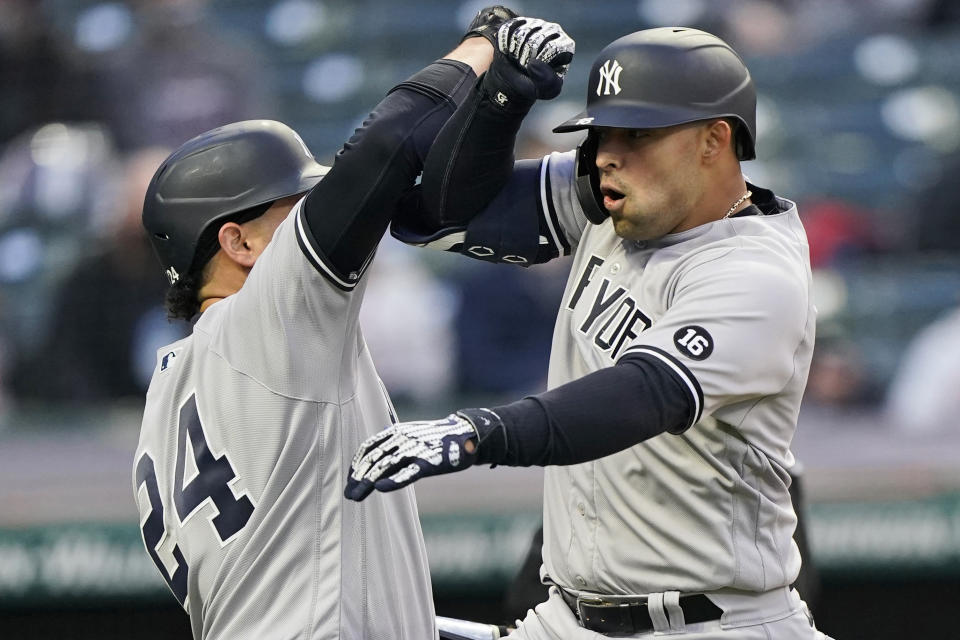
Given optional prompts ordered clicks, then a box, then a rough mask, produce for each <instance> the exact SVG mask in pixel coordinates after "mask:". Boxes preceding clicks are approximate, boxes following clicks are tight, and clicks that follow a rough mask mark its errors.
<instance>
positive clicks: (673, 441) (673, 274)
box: [541, 153, 816, 594]
mask: <svg viewBox="0 0 960 640" xmlns="http://www.w3.org/2000/svg"><path fill="white" fill-rule="evenodd" d="M543 162H544V165H545V166H544V167H543V168H544V170H543V171H542V173H541V175H542V180H543V188H542V189H541V194H542V197H543V198H544V199H545V200H546V199H549V200H546V201H544V202H543V203H542V207H541V210H542V211H544V212H545V219H546V220H547V221H548V222H549V223H550V225H549V226H552V225H553V224H556V225H557V226H558V227H559V228H557V229H555V231H556V236H553V239H551V241H552V242H557V249H558V251H561V252H562V251H564V247H563V242H561V241H560V234H563V235H564V236H565V239H566V242H567V243H569V251H571V252H572V253H573V254H574V259H573V265H572V267H571V270H570V276H569V279H568V282H567V287H566V290H565V292H564V296H563V299H562V302H561V306H560V310H559V313H558V316H557V324H556V328H555V331H554V338H553V347H552V352H551V357H550V368H549V375H548V386H549V387H550V388H553V387H557V386H559V385H562V384H564V383H566V382H569V381H572V380H575V379H577V378H580V377H582V376H584V375H586V374H588V373H590V372H591V371H596V370H598V369H600V368H603V367H607V366H610V365H612V364H614V363H615V362H616V361H617V360H618V359H619V358H621V357H623V356H625V355H626V354H630V353H644V354H648V355H650V356H652V357H654V358H656V359H657V360H659V361H661V362H662V363H663V364H664V365H666V366H668V367H669V368H670V369H672V370H673V371H674V372H675V373H676V375H677V376H678V377H679V379H680V380H681V381H682V383H683V386H684V387H685V388H686V389H687V391H688V393H689V395H690V399H691V401H692V403H693V406H694V407H695V416H694V417H693V419H692V420H691V424H690V425H689V427H688V428H686V429H685V430H684V431H683V432H682V433H679V434H669V433H664V434H661V435H659V436H657V437H654V438H651V439H649V440H646V441H644V442H641V443H640V444H637V445H635V446H633V447H631V448H629V449H626V450H624V451H621V452H620V453H616V454H613V455H610V456H607V457H605V458H601V459H599V460H595V461H593V462H587V463H583V464H577V465H571V466H552V467H547V469H546V474H545V484H544V548H543V559H544V569H545V572H546V573H547V575H549V576H550V578H551V579H553V580H554V581H556V582H557V583H558V584H560V585H562V586H566V587H569V588H571V589H574V590H582V591H590V592H596V593H607V594H643V593H650V592H659V591H665V590H677V591H681V592H703V591H712V590H715V589H720V588H727V587H729V588H734V589H742V590H746V591H767V590H769V589H772V588H775V587H779V586H784V585H788V584H790V583H791V582H792V581H793V580H794V579H796V577H797V573H798V572H799V568H800V554H799V551H798V550H797V546H796V544H795V543H794V541H793V539H792V535H793V531H794V529H795V527H796V515H795V513H794V511H793V508H792V506H791V501H790V496H789V493H788V488H789V483H790V480H789V474H788V470H789V469H790V467H792V466H793V464H794V459H793V455H792V454H791V452H790V443H791V440H792V438H793V434H794V431H795V428H796V423H797V415H798V413H799V409H800V400H801V397H802V395H803V391H804V388H805V386H806V381H807V374H808V371H809V367H810V359H811V356H812V351H813V340H814V327H815V318H816V310H815V308H814V306H813V301H812V299H811V291H810V287H811V285H810V281H811V276H810V266H809V256H808V246H807V241H806V234H805V233H804V230H803V227H802V225H801V223H800V219H799V215H798V213H797V209H796V205H795V204H794V203H792V202H789V201H787V200H783V199H779V198H778V199H776V209H777V211H778V212H777V213H773V214H770V215H760V212H759V211H757V215H746V216H742V217H734V218H728V219H723V220H719V221H716V222H713V223H710V224H706V225H702V226H699V227H695V228H693V229H690V230H688V231H684V232H680V233H677V234H672V235H668V236H666V237H664V238H661V239H659V240H656V241H652V242H647V243H641V242H634V241H630V240H624V239H622V238H620V237H618V236H617V235H616V234H615V233H614V229H613V224H612V222H611V221H609V220H608V221H606V222H604V223H603V224H600V225H593V224H588V223H587V221H586V218H585V217H584V215H583V212H582V209H581V206H580V203H579V201H578V199H577V196H576V193H575V191H574V186H573V184H574V183H573V170H574V156H573V154H572V153H567V154H552V155H550V156H548V157H546V158H545V159H544V161H543ZM548 183H549V186H550V189H549V190H548V189H547V184H548ZM754 190H755V193H756V192H757V191H759V190H758V189H756V188H754ZM768 193H769V192H768ZM770 195H771V198H772V194H770ZM551 235H552V234H551Z"/></svg>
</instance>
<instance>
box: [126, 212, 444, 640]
mask: <svg viewBox="0 0 960 640" xmlns="http://www.w3.org/2000/svg"><path fill="white" fill-rule="evenodd" d="M302 204H303V201H301V202H300V203H299V204H298V205H297V206H296V207H295V208H294V209H293V211H292V212H291V214H290V215H289V216H288V217H287V219H286V220H285V221H284V222H283V223H282V224H281V225H280V226H279V227H278V229H277V231H276V233H275V235H274V238H273V241H272V242H271V243H270V244H269V245H268V247H267V248H266V250H265V251H264V253H263V254H262V255H261V256H260V257H259V259H258V260H257V262H256V265H255V266H254V267H253V269H252V270H251V272H250V274H249V277H248V279H247V281H246V283H245V284H244V286H243V287H242V288H241V289H240V291H239V292H238V293H236V294H234V295H232V296H230V297H228V298H226V299H224V300H222V301H220V302H218V303H216V304H214V305H212V306H211V307H210V308H209V309H208V310H207V311H205V312H204V313H203V315H202V316H201V318H200V319H199V321H198V322H197V323H196V325H195V327H194V330H193V334H192V335H191V336H189V337H187V338H185V339H183V340H181V341H179V342H176V343H174V344H172V345H170V346H168V347H165V348H163V349H161V350H160V351H158V358H157V367H156V370H155V372H154V377H153V380H152V382H151V385H150V389H149V391H148V392H147V402H146V409H145V413H144V417H143V426H142V431H141V435H140V443H139V446H138V448H137V453H136V458H135V469H134V493H135V495H136V498H137V502H138V504H139V508H140V521H141V524H142V530H143V537H144V542H145V544H146V546H147V551H148V553H149V554H150V555H151V557H152V558H153V560H154V562H155V563H156V564H157V566H158V568H159V569H160V571H161V573H162V574H163V576H164V577H165V579H166V580H167V582H168V584H169V585H170V588H171V590H172V591H173V592H174V595H176V597H177V598H178V600H180V602H181V604H182V605H183V607H184V608H185V609H186V610H187V612H188V613H189V614H190V620H191V625H192V627H193V635H194V637H195V638H210V639H214V638H224V639H230V640H236V639H240V638H258V639H259V638H311V639H317V640H319V639H320V638H324V639H329V638H370V639H375V638H382V639H384V640H388V639H396V638H405V639H411V640H421V639H423V638H435V637H436V635H437V633H436V630H435V622H434V612H433V605H432V594H431V586H430V577H429V574H428V572H427V558H426V552H425V549H424V546H423V538H422V534H421V531H420V524H419V520H418V515H417V509H416V503H415V499H414V494H413V492H412V491H411V490H409V489H405V490H401V491H397V492H395V493H391V494H386V495H382V496H378V499H377V500H368V501H366V502H363V503H356V502H349V501H347V500H345V499H344V498H343V493H342V490H343V479H344V478H345V477H346V473H347V468H348V466H349V463H350V459H351V457H352V456H353V453H354V451H356V449H357V447H358V446H359V444H360V442H362V441H363V440H364V439H365V438H367V437H368V436H369V435H371V434H373V433H374V432H376V431H379V430H380V429H382V428H383V426H384V425H386V424H389V423H390V422H391V421H392V420H393V411H392V407H391V405H390V401H389V399H388V398H387V395H386V392H385V390H384V388H383V386H382V384H381V382H380V379H379V378H378V376H377V373H376V371H375V369H374V366H373V362H372V360H371V359H370V354H369V353H368V351H367V348H366V345H365V343H364V340H363V337H362V335H361V333H360V329H359V326H358V323H357V317H358V314H359V311H360V304H361V300H362V297H363V289H364V286H365V281H364V280H363V279H362V278H361V277H360V274H353V275H352V277H351V280H350V281H345V280H343V279H341V278H339V277H338V276H336V275H335V271H332V270H330V269H328V268H327V267H326V266H325V264H324V261H323V259H322V258H321V257H320V256H319V255H318V254H317V253H316V251H315V250H314V249H313V248H312V245H311V241H310V238H309V236H308V234H307V233H306V232H305V230H304V227H303V220H302V215H301V205H302Z"/></svg>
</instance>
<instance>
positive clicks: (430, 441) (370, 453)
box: [343, 409, 500, 502]
mask: <svg viewBox="0 0 960 640" xmlns="http://www.w3.org/2000/svg"><path fill="white" fill-rule="evenodd" d="M484 412H486V413H490V414H491V416H490V417H487V416H486V415H484ZM494 418H496V415H495V414H492V412H490V411H489V410H488V409H465V410H463V411H458V412H457V413H452V414H450V415H449V416H447V417H446V418H443V419H441V420H417V421H414V422H399V423H397V424H394V425H391V426H389V427H387V428H386V429H384V430H383V431H381V432H380V433H377V434H374V435H372V436H370V437H369V438H367V439H366V440H365V441H364V442H363V443H362V444H361V445H360V448H359V449H358V450H357V454H356V455H355V456H354V458H353V463H352V464H351V465H350V473H349V475H348V477H347V487H346V489H345V490H344V492H343V495H344V496H345V497H347V498H349V499H350V500H356V501H358V502H359V501H360V500H363V499H364V498H366V497H367V496H368V495H370V493H371V492H372V491H373V490H374V489H377V490H378V491H395V490H396V489H401V488H403V487H405V486H407V485H408V484H410V483H411V482H413V481H415V480H419V479H420V478H426V477H428V476H435V475H440V474H443V473H453V472H454V471H462V470H463V469H466V468H468V467H470V466H472V465H473V463H474V462H475V461H476V459H477V445H478V442H479V440H480V436H479V434H478V431H477V428H476V427H475V426H474V424H475V423H479V424H480V425H481V426H486V425H493V424H495V423H496V424H499V422H500V421H499V419H498V418H497V419H494ZM467 442H472V444H471V446H470V451H469V452H468V450H467Z"/></svg>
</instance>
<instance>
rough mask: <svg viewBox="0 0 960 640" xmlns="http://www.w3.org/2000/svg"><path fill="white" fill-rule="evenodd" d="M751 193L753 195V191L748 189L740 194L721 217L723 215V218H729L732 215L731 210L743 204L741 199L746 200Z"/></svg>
mask: <svg viewBox="0 0 960 640" xmlns="http://www.w3.org/2000/svg"><path fill="white" fill-rule="evenodd" d="M752 195H753V192H752V191H750V190H749V189H748V190H747V192H746V193H745V194H743V195H742V196H740V197H739V198H738V199H737V201H736V202H734V203H733V204H732V205H730V208H729V209H727V215H725V216H723V217H724V218H729V217H730V216H731V215H733V212H734V211H736V210H737V207H739V206H740V205H741V204H743V201H744V200H746V199H747V198H749V197H750V196H752Z"/></svg>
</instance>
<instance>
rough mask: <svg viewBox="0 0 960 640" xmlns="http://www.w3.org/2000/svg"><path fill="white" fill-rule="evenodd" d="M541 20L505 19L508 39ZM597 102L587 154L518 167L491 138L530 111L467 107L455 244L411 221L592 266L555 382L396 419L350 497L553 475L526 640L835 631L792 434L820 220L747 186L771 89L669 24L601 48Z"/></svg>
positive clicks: (446, 206) (570, 300) (437, 162)
mask: <svg viewBox="0 0 960 640" xmlns="http://www.w3.org/2000/svg"><path fill="white" fill-rule="evenodd" d="M527 28H529V25H526V24H525V23H524V21H523V20H519V19H518V20H514V21H510V22H507V23H505V24H504V25H502V26H501V27H500V31H499V33H498V46H499V47H501V48H503V47H508V48H509V47H512V46H513V41H514V36H515V35H516V34H517V33H522V32H523V30H525V29H527ZM587 90H588V94H587V108H586V110H585V111H583V112H582V113H580V114H578V115H576V116H575V117H573V118H572V119H570V120H568V121H567V122H564V123H563V124H561V125H560V126H559V127H557V129H555V131H575V130H586V131H587V134H588V135H587V137H586V140H585V142H584V143H583V144H582V145H581V146H580V147H579V148H578V150H577V151H576V152H569V153H561V154H557V153H554V154H551V155H549V156H547V157H545V158H543V159H542V160H533V161H519V162H517V163H516V164H515V165H513V164H512V162H513V161H512V158H511V157H510V155H509V153H506V152H503V151H502V150H501V147H502V141H500V140H497V141H496V142H491V140H492V139H493V137H494V135H495V132H497V131H505V132H507V134H509V132H510V131H515V130H516V128H515V125H516V120H517V116H516V115H515V114H510V113H506V112H498V113H492V112H491V113H489V114H479V115H478V113H477V112H475V111H471V108H470V106H471V104H472V102H471V100H469V99H468V100H467V101H465V102H464V105H463V106H462V107H461V108H460V109H459V110H458V112H457V113H456V114H454V116H453V117H452V118H451V119H450V120H449V121H448V123H447V124H446V125H445V128H444V129H443V131H442V132H441V134H440V136H438V139H437V141H436V143H435V146H434V147H433V148H432V150H431V156H430V157H428V159H427V164H426V169H425V174H424V178H423V190H424V192H423V194H422V203H423V204H422V206H423V207H424V209H423V210H421V211H417V212H415V213H416V215H418V216H420V217H421V218H422V219H420V220H419V222H420V223H421V226H420V229H421V230H422V229H423V228H424V224H425V220H429V221H430V223H431V225H432V226H433V233H432V234H428V235H426V236H424V237H417V236H416V234H414V233H413V232H412V231H411V230H410V229H409V228H403V227H399V228H398V225H397V222H395V223H394V225H395V226H394V233H395V234H396V235H399V236H401V237H404V238H406V239H407V240H408V241H411V242H419V243H420V244H434V245H437V246H442V247H448V248H451V249H452V250H456V251H460V252H462V253H465V254H467V255H472V256H475V257H481V258H485V259H488V260H498V261H503V262H510V263H515V264H516V263H518V264H532V263H537V262H543V261H546V260H549V259H551V258H554V257H557V256H559V255H566V254H572V255H573V264H572V268H571V271H570V276H569V280H568V283H567V287H566V291H565V294H564V297H563V299H562V302H561V306H560V309H559V313H558V316H557V323H556V329H555V333H554V338H553V349H552V354H551V359H550V369H549V377H548V387H549V390H548V391H547V392H545V393H541V394H539V395H534V396H530V397H527V398H524V399H522V400H520V401H518V402H514V403H512V404H507V405H504V406H498V407H490V408H473V409H463V410H460V411H457V412H456V413H453V414H451V415H449V416H447V417H446V418H443V419H441V420H432V421H419V422H408V423H399V424H394V425H393V426H391V427H388V428H387V429H385V430H384V431H382V432H381V433H380V434H377V435H375V436H373V437H371V438H369V439H368V440H367V441H366V442H364V443H363V444H362V445H361V447H360V448H359V449H358V452H357V455H356V456H355V458H354V460H353V463H352V465H351V470H350V474H349V477H348V482H347V487H346V490H345V493H346V495H347V496H348V497H350V498H352V499H355V500H363V499H364V498H365V497H366V496H367V495H368V494H370V493H371V492H372V491H373V490H374V489H377V490H379V491H383V492H388V491H393V490H395V489H398V488H400V487H404V486H406V485H407V484H409V483H410V482H413V481H415V480H417V479H419V478H422V477H425V476H429V475H434V474H440V473H448V472H452V471H458V470H461V469H465V468H467V467H469V466H471V465H473V464H491V465H497V464H499V465H543V466H547V469H546V473H545V484H544V544H543V566H542V569H541V577H542V579H543V581H544V583H545V584H547V585H550V589H549V598H548V600H547V601H546V602H544V603H542V604H540V605H538V606H537V607H536V608H535V609H534V610H532V611H530V612H529V613H528V614H527V616H526V618H525V619H524V620H523V621H522V622H520V623H519V626H518V628H517V630H516V632H515V633H514V635H513V636H511V637H516V638H524V639H537V640H541V639H548V638H549V639H560V638H563V639H567V640H569V639H571V638H584V639H586V638H597V637H598V635H597V634H600V635H617V636H624V637H633V638H646V637H651V636H653V635H664V634H673V635H682V636H683V637H686V638H691V639H696V640H708V639H709V640H713V639H717V640H720V639H724V640H726V639H744V640H747V639H751V640H752V639H761V638H763V639H768V638H777V639H778V640H795V639H796V640H799V639H814V638H824V637H825V636H824V635H823V634H822V633H821V632H819V631H818V630H817V629H816V628H815V626H814V624H813V619H812V616H811V615H810V613H809V610H808V608H807V607H806V605H805V603H804V602H803V601H802V599H801V598H800V596H799V595H798V593H797V592H796V591H795V590H792V589H791V588H790V587H789V585H790V584H791V583H792V582H793V580H794V579H795V578H796V576H797V572H798V570H799V567H800V554H799V552H798V550H797V546H796V544H795V543H794V541H793V539H792V534H793V531H794V527H795V525H796V521H797V519H796V515H795V513H794V510H793V508H792V507H791V502H790V495H789V473H788V472H789V470H790V468H791V467H792V465H793V464H794V458H793V455H792V454H791V452H790V442H791V439H792V437H793V434H794V430H795V427H796V420H797V414H798V410H799V405H800V399H801V396H802V395H803V390H804V386H805V384H806V380H807V372H808V368H809V365H810V357H811V351H812V348H813V340H814V324H815V315H816V312H815V309H814V306H813V301H812V299H811V291H810V266H809V259H808V249H807V241H806V237H805V234H804V230H803V227H802V226H801V224H800V220H799V217H798V214H797V208H796V205H795V204H794V203H793V202H791V201H789V200H785V199H783V198H780V197H777V196H775V195H774V194H773V193H772V192H770V191H769V190H767V189H764V188H762V187H759V186H757V185H753V184H749V183H748V182H747V181H746V179H745V178H744V176H743V174H742V173H741V169H740V162H741V161H744V160H750V159H752V158H754V157H755V154H754V143H755V140H756V134H755V132H756V126H755V103H756V97H755V90H754V86H753V83H752V80H751V78H750V74H749V72H748V70H747V69H746V67H745V66H744V64H743V62H742V61H741V59H740V57H739V56H738V55H737V54H736V53H735V52H734V51H733V50H732V49H731V48H730V47H729V46H728V45H727V44H726V43H724V42H723V41H722V40H720V39H719V38H716V37H715V36H713V35H710V34H708V33H704V32H702V31H698V30H694V29H686V28H661V29H650V30H645V31H639V32H636V33H632V34H630V35H627V36H625V37H622V38H620V39H618V40H615V41H614V42H612V43H611V44H610V45H608V46H607V47H606V48H605V49H604V50H603V51H601V53H600V55H599V56H598V57H597V59H596V61H595V62H594V64H593V66H592V69H591V72H590V77H589V81H588V84H587ZM481 116H482V117H481ZM434 154H436V156H435V157H434ZM476 158H482V159H483V160H482V162H483V163H490V164H493V165H494V166H493V167H492V168H491V167H490V166H482V167H481V166H477V165H478V163H479V162H480V161H478V160H476ZM500 166H507V167H510V166H512V167H513V169H512V174H511V173H510V172H509V171H507V172H506V173H505V175H506V177H505V178H504V177H500V176H499V175H498V173H497V172H498V170H499V167H500ZM481 169H482V170H481ZM438 175H439V177H438ZM460 185H467V186H468V192H469V197H467V196H464V195H462V194H461V193H459V192H458V186H460ZM485 205H486V206H485ZM386 495H389V494H386ZM378 499H379V497H378Z"/></svg>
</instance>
